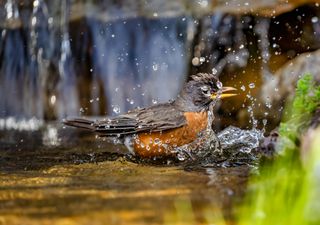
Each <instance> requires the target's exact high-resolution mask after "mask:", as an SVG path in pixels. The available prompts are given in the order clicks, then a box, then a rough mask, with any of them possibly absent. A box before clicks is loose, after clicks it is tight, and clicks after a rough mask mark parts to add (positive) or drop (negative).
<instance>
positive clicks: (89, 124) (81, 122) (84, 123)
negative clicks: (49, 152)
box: [63, 118, 96, 131]
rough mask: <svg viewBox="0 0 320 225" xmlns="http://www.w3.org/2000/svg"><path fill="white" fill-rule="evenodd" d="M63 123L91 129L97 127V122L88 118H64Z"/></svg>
mask: <svg viewBox="0 0 320 225" xmlns="http://www.w3.org/2000/svg"><path fill="white" fill-rule="evenodd" d="M63 123H64V124H66V125H68V126H72V127H78V128H83V129H87V130H91V131H94V130H95V129H96V128H95V122H94V121H92V120H87V119H80V118H76V119H70V120H64V121H63Z"/></svg>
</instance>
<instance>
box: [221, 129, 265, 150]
mask: <svg viewBox="0 0 320 225" xmlns="http://www.w3.org/2000/svg"><path fill="white" fill-rule="evenodd" d="M218 138H219V140H220V143H221V148H222V150H223V153H224V154H226V155H228V156H236V155H237V154H238V153H251V151H252V150H254V149H256V148H258V147H259V145H260V143H261V141H262V140H263V139H264V136H263V132H262V131H260V130H257V129H252V130H242V129H240V128H238V127H233V126H230V127H227V128H226V129H224V130H223V131H221V132H220V133H218Z"/></svg>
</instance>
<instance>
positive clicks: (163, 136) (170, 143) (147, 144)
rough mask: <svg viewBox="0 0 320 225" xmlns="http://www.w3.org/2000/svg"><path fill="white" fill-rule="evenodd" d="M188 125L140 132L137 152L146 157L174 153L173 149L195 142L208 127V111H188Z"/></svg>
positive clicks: (135, 145) (135, 148) (135, 141)
mask: <svg viewBox="0 0 320 225" xmlns="http://www.w3.org/2000/svg"><path fill="white" fill-rule="evenodd" d="M184 115H185V117H186V120H187V125H185V126H183V127H179V128H174V129H171V130H167V131H163V132H151V133H149V132H148V133H139V134H138V135H137V136H136V138H135V139H134V141H133V143H134V145H133V147H134V150H135V153H136V154H137V155H139V156H141V157H144V158H152V157H155V156H169V155H172V152H171V150H172V149H173V148H175V147H178V146H182V145H185V144H188V143H191V142H193V141H194V140H195V139H196V138H197V137H198V134H199V132H201V131H203V130H204V129H206V127H207V116H208V114H207V112H200V113H194V112H187V113H185V114H184Z"/></svg>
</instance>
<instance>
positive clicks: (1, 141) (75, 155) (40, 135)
mask: <svg viewBox="0 0 320 225" xmlns="http://www.w3.org/2000/svg"><path fill="white" fill-rule="evenodd" d="M11 123H13V122H10V123H9V124H11ZM24 123H25V122H24ZM13 124H14V123H13ZM36 124H37V123H36ZM19 127H21V126H17V125H15V126H14V128H13V126H12V127H11V129H9V130H6V131H3V130H2V131H1V132H0V146H1V147H0V170H1V173H0V201H1V206H0V215H1V216H0V220H1V222H4V223H5V224H8V223H9V224H21V222H22V221H23V224H34V223H42V224H43V223H47V224H54V223H69V224H79V223H89V222H90V224H100V223H101V221H105V220H108V221H109V222H108V224H171V223H177V222H179V221H180V222H183V223H184V224H186V223H187V224H188V223H189V224H193V223H199V224H209V223H210V222H213V221H224V220H226V221H232V220H233V213H234V212H233V202H234V201H235V200H239V199H241V196H242V193H243V191H244V190H245V183H246V180H247V177H248V172H249V167H250V165H251V163H252V161H246V163H243V161H242V163H241V165H242V166H239V164H230V163H228V164H221V162H220V164H219V163H214V162H213V161H212V162H211V164H210V162H209V161H207V162H206V163H203V164H200V163H199V162H196V163H195V162H194V161H193V162H189V163H186V162H185V161H183V162H180V163H179V162H177V161H166V162H162V163H160V165H161V166H157V165H159V162H152V163H151V162H146V161H142V162H139V161H136V160H135V159H132V158H131V157H130V156H129V155H128V151H127V149H126V148H125V146H123V145H120V144H118V145H115V144H114V143H112V142H111V143H110V142H109V141H106V140H104V139H102V138H97V137H95V135H93V134H91V133H88V132H83V131H78V130H76V129H72V128H64V127H63V126H62V125H61V124H58V125H57V124H48V125H45V126H41V128H40V129H35V130H33V131H32V130H28V131H26V130H23V129H20V131H19ZM31 127H33V126H31ZM17 129H18V130H17ZM228 132H229V133H228ZM230 133H232V134H230ZM230 135H231V136H230ZM232 135H233V136H232ZM235 135H236V136H238V135H240V137H239V138H238V140H237V141H231V139H230V138H232V139H233V138H234V136H235ZM218 136H219V138H220V139H221V146H223V148H224V149H228V152H229V153H230V152H232V153H231V154H230V155H229V157H230V158H233V159H234V162H235V161H237V160H236V158H237V157H236V156H237V154H236V151H237V150H236V146H239V149H238V151H240V152H243V153H247V152H248V148H255V147H256V146H257V143H258V140H259V138H260V136H259V132H257V131H253V132H250V131H241V130H240V129H238V128H234V127H230V128H227V129H226V130H225V131H223V132H222V133H220V134H219V135H218ZM231 149H232V150H231ZM223 161H225V159H223ZM225 166H228V168H225ZM230 166H231V167H230ZM208 211H210V212H212V211H214V212H215V213H214V214H207V212H208ZM186 213H187V214H189V215H190V216H191V217H188V216H186Z"/></svg>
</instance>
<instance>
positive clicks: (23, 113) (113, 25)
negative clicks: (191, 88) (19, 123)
mask: <svg viewBox="0 0 320 225" xmlns="http://www.w3.org/2000/svg"><path fill="white" fill-rule="evenodd" d="M31 3H32V4H31ZM139 4H140V3H139ZM139 4H138V5H135V4H133V5H132V4H131V5H130V4H127V6H121V5H119V4H118V3H112V2H109V1H101V2H99V3H92V2H91V1H87V4H79V2H78V1H70V0H59V1H45V0H33V1H32V2H28V1H19V0H6V1H5V2H1V3H0V32H1V36H0V92H1V93H0V117H12V116H13V117H15V118H21V119H22V118H32V117H36V118H39V119H46V120H53V119H61V118H64V117H66V116H78V115H79V114H80V115H106V114H107V115H111V114H118V113H120V112H121V113H122V112H124V111H127V110H129V109H132V108H134V107H138V106H139V107H142V106H146V105H150V104H152V103H155V102H163V101H167V100H169V99H171V98H174V97H175V96H176V95H177V93H178V91H179V90H180V88H181V85H182V83H183V82H184V80H185V79H186V74H187V69H188V68H187V65H188V59H189V55H188V52H189V48H190V44H191V42H192V38H193V32H194V23H193V19H192V18H191V17H190V16H184V15H183V14H182V11H183V10H181V9H180V10H179V4H180V2H175V3H171V6H170V7H171V8H172V9H174V10H170V7H169V9H167V8H164V9H161V10H162V11H164V12H166V13H167V14H163V15H164V17H160V16H161V13H160V12H159V14H158V13H157V11H155V9H156V7H157V6H158V4H155V5H154V4H149V5H148V4H146V5H143V7H146V8H149V9H150V10H151V8H153V11H154V12H153V14H152V15H151V17H145V16H137V15H139V7H141V6H142V5H141V4H140V5H139ZM2 6H3V7H2ZM99 6H101V7H99ZM106 6H111V7H109V8H108V7H106ZM127 7H128V8H127ZM130 7H131V8H132V9H134V10H133V11H130V10H128V9H130ZM101 11H102V12H101ZM98 12H99V13H98ZM134 12H135V13H136V14H135V13H134Z"/></svg>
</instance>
